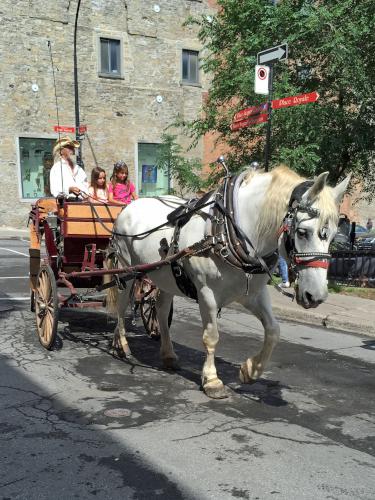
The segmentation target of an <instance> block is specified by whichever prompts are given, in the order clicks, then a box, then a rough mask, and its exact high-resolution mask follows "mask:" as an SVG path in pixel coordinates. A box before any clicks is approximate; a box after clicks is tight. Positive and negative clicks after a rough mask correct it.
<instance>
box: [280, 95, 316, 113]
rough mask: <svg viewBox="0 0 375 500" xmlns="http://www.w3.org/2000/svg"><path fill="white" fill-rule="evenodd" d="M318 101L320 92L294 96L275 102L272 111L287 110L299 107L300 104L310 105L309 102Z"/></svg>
mask: <svg viewBox="0 0 375 500" xmlns="http://www.w3.org/2000/svg"><path fill="white" fill-rule="evenodd" d="M318 99H319V94H318V92H310V93H309V94H299V95H292V96H290V97H283V98H282V99H275V100H273V101H272V109H280V108H287V107H289V106H298V105H300V104H308V103H309V102H316V101H317V100H318Z"/></svg>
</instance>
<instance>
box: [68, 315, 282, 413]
mask: <svg viewBox="0 0 375 500" xmlns="http://www.w3.org/2000/svg"><path fill="white" fill-rule="evenodd" d="M62 319H63V320H64V321H67V322H68V325H69V326H68V327H67V328H65V329H64V330H63V331H62V332H60V335H59V341H58V342H59V344H58V348H61V347H62V345H63V343H64V342H67V341H69V342H74V343H76V344H82V345H85V346H90V347H94V348H95V349H98V350H99V351H101V352H103V353H105V354H107V355H110V356H112V357H114V358H117V359H119V360H122V361H123V362H124V363H126V364H128V365H130V366H131V367H132V371H134V370H136V369H139V368H142V369H148V370H155V371H156V372H158V371H168V370H165V369H164V368H163V365H162V362H161V360H160V356H159V346H160V343H159V342H155V340H153V339H151V338H150V337H149V336H148V335H147V334H146V333H145V331H144V328H143V327H141V326H139V325H137V326H135V325H133V324H132V323H131V320H130V319H129V318H126V330H127V332H128V333H127V339H128V341H129V345H130V348H131V350H132V354H133V356H134V359H132V360H130V361H129V360H127V359H124V358H121V357H120V356H119V355H118V353H117V352H116V351H114V349H113V348H112V345H111V342H112V338H113V333H112V332H113V330H114V327H115V324H116V323H115V322H113V321H112V320H108V318H107V316H106V315H104V314H103V313H89V314H86V316H85V317H83V316H81V315H80V317H79V318H78V316H77V315H74V314H73V315H71V314H69V313H67V314H65V317H64V318H62ZM138 323H139V322H138ZM83 325H84V326H83ZM87 332H90V333H89V334H88V333H87ZM185 340H186V339H185ZM173 345H174V349H175V352H176V354H177V356H178V358H179V360H180V365H181V368H180V369H179V370H178V371H177V375H178V376H180V377H183V378H184V379H186V380H188V381H190V382H193V383H194V384H195V385H196V386H197V389H201V371H202V366H203V363H204V360H205V353H204V352H203V351H202V350H198V349H194V348H192V347H189V346H186V345H185V344H182V343H179V342H176V341H174V342H173ZM254 349H255V347H254ZM216 368H217V371H218V374H219V376H220V378H221V379H222V381H223V382H224V384H225V385H226V386H227V387H229V388H230V390H231V391H233V392H234V393H235V394H237V395H240V396H243V397H245V398H248V399H252V400H253V401H256V402H259V403H263V404H265V405H269V406H275V407H280V406H285V405H287V404H288V403H287V401H285V400H284V399H283V397H282V389H285V388H288V387H287V386H285V385H281V384H280V383H279V381H276V380H271V379H265V378H260V379H259V380H258V381H257V382H256V383H254V384H253V385H248V384H243V385H240V384H239V382H237V381H238V380H239V365H238V364H235V363H231V362H228V361H227V360H225V359H223V358H222V357H220V356H217V357H216Z"/></svg>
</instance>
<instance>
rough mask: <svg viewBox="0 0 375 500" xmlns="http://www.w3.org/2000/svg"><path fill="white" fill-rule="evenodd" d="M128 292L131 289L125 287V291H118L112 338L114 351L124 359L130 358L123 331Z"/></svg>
mask: <svg viewBox="0 0 375 500" xmlns="http://www.w3.org/2000/svg"><path fill="white" fill-rule="evenodd" d="M130 291H131V287H130V286H127V287H126V288H125V290H119V291H118V298H117V326H116V328H115V332H114V337H113V343H112V345H113V348H114V349H116V350H117V351H118V352H119V354H120V355H122V356H125V357H126V358H130V357H131V355H132V354H131V351H130V347H129V344H128V341H127V340H126V330H125V312H126V309H127V307H128V304H129V301H130Z"/></svg>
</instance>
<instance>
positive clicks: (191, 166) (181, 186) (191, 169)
mask: <svg viewBox="0 0 375 500" xmlns="http://www.w3.org/2000/svg"><path fill="white" fill-rule="evenodd" d="M176 138H177V136H175V135H172V134H163V135H162V143H161V144H160V145H159V148H158V154H157V159H156V166H157V167H158V168H161V169H162V170H164V172H166V173H167V174H168V175H169V176H170V178H172V179H174V180H175V181H176V187H175V188H174V189H173V190H171V189H170V191H171V192H173V193H176V194H178V195H180V196H183V195H185V194H187V193H194V194H195V193H196V192H197V191H199V190H200V189H201V188H202V187H204V185H205V181H204V180H203V179H202V177H201V176H200V175H199V173H200V172H201V170H202V165H201V162H200V161H199V160H198V159H197V158H185V157H184V156H183V148H182V147H181V146H180V145H179V144H178V143H177V142H176Z"/></svg>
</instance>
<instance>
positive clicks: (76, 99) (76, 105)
mask: <svg viewBox="0 0 375 500" xmlns="http://www.w3.org/2000/svg"><path fill="white" fill-rule="evenodd" d="M80 7H81V0H78V3H77V9H76V18H75V23H74V43H73V51H74V108H75V126H76V140H77V141H78V142H79V148H78V152H77V163H78V165H79V166H81V167H82V166H83V162H82V143H81V136H80V133H79V126H80V121H79V95H78V64H77V27H78V15H79V9H80Z"/></svg>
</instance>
